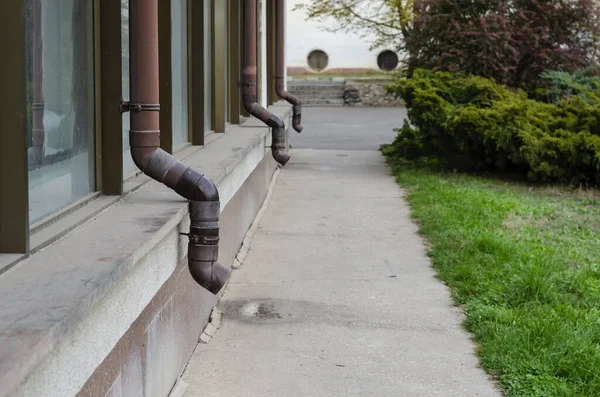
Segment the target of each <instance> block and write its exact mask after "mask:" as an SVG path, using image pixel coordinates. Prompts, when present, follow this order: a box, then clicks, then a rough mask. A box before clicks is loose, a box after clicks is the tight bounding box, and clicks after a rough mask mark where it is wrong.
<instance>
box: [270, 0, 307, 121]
mask: <svg viewBox="0 0 600 397" xmlns="http://www.w3.org/2000/svg"><path fill="white" fill-rule="evenodd" d="M275 14H276V17H275V20H276V22H275V24H276V26H277V33H276V34H275V40H276V42H277V48H276V50H275V52H276V54H277V55H276V59H277V60H276V66H275V92H276V93H277V95H279V97H280V98H281V99H284V100H286V101H287V102H289V103H290V104H291V105H292V128H294V130H296V132H301V131H302V129H303V128H304V127H302V102H300V99H298V98H297V97H295V96H293V95H292V94H290V93H289V92H287V91H286V90H285V89H284V86H285V0H275Z"/></svg>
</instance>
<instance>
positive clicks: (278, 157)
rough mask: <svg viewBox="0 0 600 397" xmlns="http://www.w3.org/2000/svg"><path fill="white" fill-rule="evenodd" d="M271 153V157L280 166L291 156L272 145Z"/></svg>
mask: <svg viewBox="0 0 600 397" xmlns="http://www.w3.org/2000/svg"><path fill="white" fill-rule="evenodd" d="M271 153H272V154H273V159H274V160H275V161H277V162H278V163H279V164H281V165H282V166H284V165H286V164H287V162H288V161H290V158H291V156H290V155H289V154H288V153H286V152H285V151H283V150H280V149H278V148H273V147H272V148H271Z"/></svg>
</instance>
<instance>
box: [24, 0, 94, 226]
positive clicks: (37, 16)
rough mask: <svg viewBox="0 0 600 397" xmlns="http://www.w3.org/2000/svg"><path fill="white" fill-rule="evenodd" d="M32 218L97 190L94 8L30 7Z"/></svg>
mask: <svg viewBox="0 0 600 397" xmlns="http://www.w3.org/2000/svg"><path fill="white" fill-rule="evenodd" d="M26 18H27V31H26V33H27V40H28V45H27V72H28V82H27V83H28V90H27V95H28V107H29V109H30V112H29V117H30V120H29V125H30V129H29V134H30V135H29V138H30V139H29V142H28V148H27V157H28V162H29V212H30V217H29V219H30V220H31V221H32V222H34V221H36V220H39V219H40V218H42V217H44V216H45V215H48V214H50V213H52V212H54V211H56V210H58V209H60V208H62V207H64V206H66V205H68V204H70V203H72V202H74V201H76V200H78V199H80V198H82V197H84V196H86V195H88V194H89V193H91V192H92V191H94V189H95V156H94V144H95V142H94V137H95V132H94V57H93V55H94V47H93V44H94V41H93V22H94V18H93V6H92V2H90V1H88V0H44V1H42V0H26Z"/></svg>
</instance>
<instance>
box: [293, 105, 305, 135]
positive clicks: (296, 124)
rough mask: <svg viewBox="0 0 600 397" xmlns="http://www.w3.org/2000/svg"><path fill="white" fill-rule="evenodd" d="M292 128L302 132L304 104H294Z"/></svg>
mask: <svg viewBox="0 0 600 397" xmlns="http://www.w3.org/2000/svg"><path fill="white" fill-rule="evenodd" d="M292 128H293V129H294V130H295V131H296V132H298V133H300V132H302V130H303V129H304V127H303V126H302V104H301V103H297V104H294V106H292Z"/></svg>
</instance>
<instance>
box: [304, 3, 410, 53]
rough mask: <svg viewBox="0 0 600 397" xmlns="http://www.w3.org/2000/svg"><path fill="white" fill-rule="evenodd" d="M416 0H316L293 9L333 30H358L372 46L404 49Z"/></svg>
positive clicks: (354, 31) (328, 29) (350, 31)
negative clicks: (369, 40)
mask: <svg viewBox="0 0 600 397" xmlns="http://www.w3.org/2000/svg"><path fill="white" fill-rule="evenodd" d="M414 1H415V0H313V1H310V2H307V3H301V4H298V5H297V6H296V7H295V8H294V9H295V10H302V11H304V12H305V13H306V16H307V19H310V20H315V21H317V22H322V23H323V27H324V28H325V30H327V31H330V32H339V31H341V32H347V33H355V34H358V35H360V36H362V37H367V38H370V39H371V40H372V42H371V44H372V48H377V47H382V46H394V47H395V48H396V49H398V50H402V49H403V48H404V40H405V39H406V38H407V37H408V36H409V35H410V32H411V30H412V21H413V19H414V12H413V3H414Z"/></svg>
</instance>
